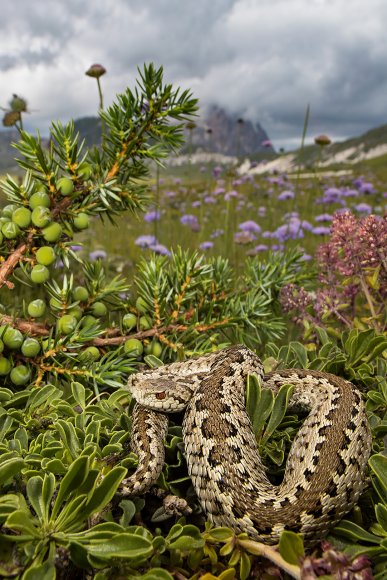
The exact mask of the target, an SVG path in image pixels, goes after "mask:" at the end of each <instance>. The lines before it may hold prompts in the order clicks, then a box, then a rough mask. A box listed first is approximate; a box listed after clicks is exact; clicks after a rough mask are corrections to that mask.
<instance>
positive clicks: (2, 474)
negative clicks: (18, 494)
mask: <svg viewBox="0 0 387 580" xmlns="http://www.w3.org/2000/svg"><path fill="white" fill-rule="evenodd" d="M24 466H25V462H24V460H23V459H21V458H20V457H11V458H10V459H7V461H4V462H3V463H0V485H3V484H4V483H5V482H6V481H8V480H9V479H10V478H11V477H13V476H14V475H16V474H17V473H20V471H21V470H22V469H23V467H24Z"/></svg>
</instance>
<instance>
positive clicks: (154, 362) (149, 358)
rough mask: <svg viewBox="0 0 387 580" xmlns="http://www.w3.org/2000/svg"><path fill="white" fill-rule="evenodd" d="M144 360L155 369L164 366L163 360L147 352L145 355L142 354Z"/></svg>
mask: <svg viewBox="0 0 387 580" xmlns="http://www.w3.org/2000/svg"><path fill="white" fill-rule="evenodd" d="M144 362H145V363H146V364H147V365H148V367H150V368H151V369H156V368H158V367H162V366H164V363H163V361H162V360H160V359H159V358H157V356H155V355H154V354H147V355H146V356H144Z"/></svg>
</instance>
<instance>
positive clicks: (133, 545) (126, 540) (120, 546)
mask: <svg viewBox="0 0 387 580" xmlns="http://www.w3.org/2000/svg"><path fill="white" fill-rule="evenodd" d="M87 551H88V553H89V554H90V555H92V556H94V557H97V558H100V559H102V560H110V559H112V558H120V559H122V560H133V559H135V558H144V559H145V558H149V557H150V556H151V555H152V554H153V546H152V542H151V541H150V540H148V539H147V538H144V537H142V536H139V535H137V534H131V533H121V534H118V535H117V536H114V537H113V538H111V539H110V540H104V541H103V542H100V543H98V544H89V545H88V546H87Z"/></svg>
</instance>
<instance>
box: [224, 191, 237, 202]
mask: <svg viewBox="0 0 387 580" xmlns="http://www.w3.org/2000/svg"><path fill="white" fill-rule="evenodd" d="M233 197H238V192H237V191H235V189H232V190H231V191H228V192H227V193H226V194H225V196H224V200H225V201H230V199H232V198H233Z"/></svg>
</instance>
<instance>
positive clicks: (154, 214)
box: [144, 209, 161, 223]
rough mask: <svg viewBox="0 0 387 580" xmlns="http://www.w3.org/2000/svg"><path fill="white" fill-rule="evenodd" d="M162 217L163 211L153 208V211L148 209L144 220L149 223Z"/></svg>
mask: <svg viewBox="0 0 387 580" xmlns="http://www.w3.org/2000/svg"><path fill="white" fill-rule="evenodd" d="M160 217H161V213H160V212H159V211H158V210H157V209H153V210H151V211H148V212H147V213H146V214H145V215H144V220H145V221H146V222H148V223H151V222H156V221H158V220H159V219H160Z"/></svg>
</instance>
